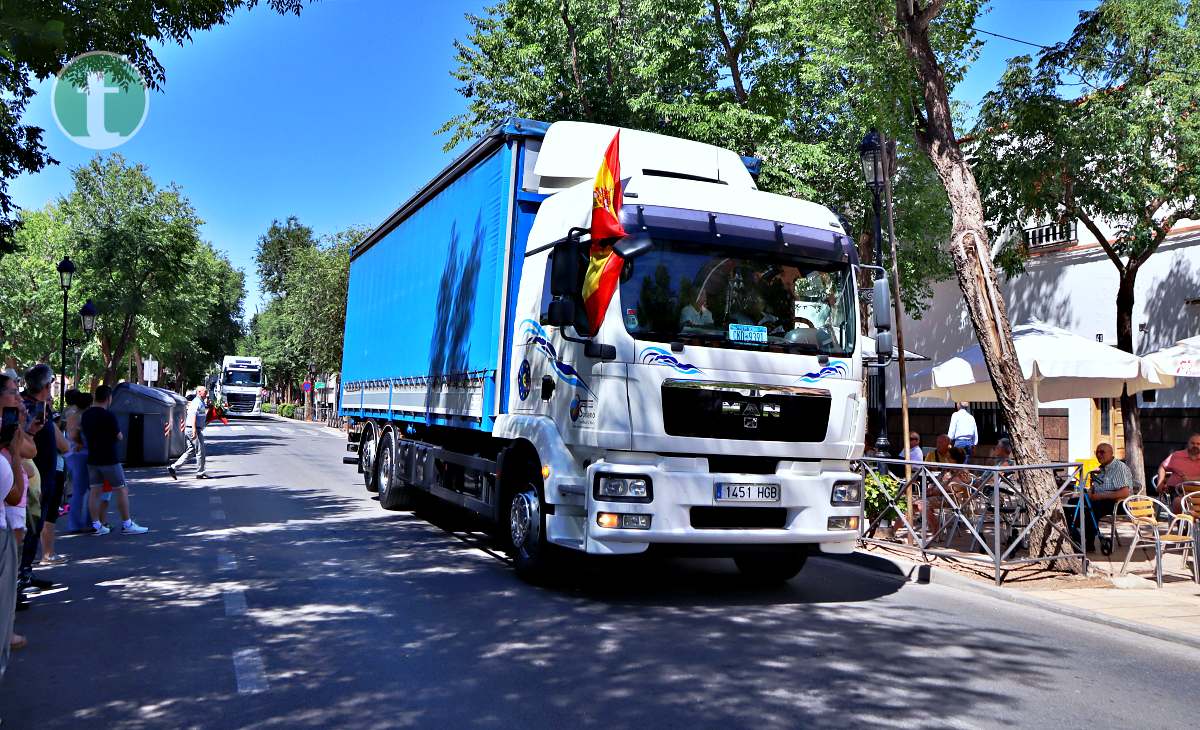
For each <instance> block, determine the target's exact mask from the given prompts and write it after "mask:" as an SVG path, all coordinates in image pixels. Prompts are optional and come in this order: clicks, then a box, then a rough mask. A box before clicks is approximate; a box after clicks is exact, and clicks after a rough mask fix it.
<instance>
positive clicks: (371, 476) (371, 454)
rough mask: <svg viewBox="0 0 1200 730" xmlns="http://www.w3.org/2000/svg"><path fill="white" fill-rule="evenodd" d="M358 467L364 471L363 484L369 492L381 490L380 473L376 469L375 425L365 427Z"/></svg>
mask: <svg viewBox="0 0 1200 730" xmlns="http://www.w3.org/2000/svg"><path fill="white" fill-rule="evenodd" d="M358 468H359V470H360V471H362V475H363V485H364V486H365V487H366V488H367V491H368V492H377V491H379V480H378V478H377V477H378V474H377V473H376V470H375V427H374V426H372V425H370V424H368V425H367V426H366V427H365V428H363V432H362V437H361V438H359V441H358Z"/></svg>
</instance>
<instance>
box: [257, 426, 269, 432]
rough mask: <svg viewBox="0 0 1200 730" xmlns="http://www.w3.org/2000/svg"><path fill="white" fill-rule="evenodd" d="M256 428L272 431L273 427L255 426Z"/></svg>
mask: <svg viewBox="0 0 1200 730" xmlns="http://www.w3.org/2000/svg"><path fill="white" fill-rule="evenodd" d="M254 428H255V429H257V430H259V431H270V430H271V429H269V428H267V427H266V426H255V427H254Z"/></svg>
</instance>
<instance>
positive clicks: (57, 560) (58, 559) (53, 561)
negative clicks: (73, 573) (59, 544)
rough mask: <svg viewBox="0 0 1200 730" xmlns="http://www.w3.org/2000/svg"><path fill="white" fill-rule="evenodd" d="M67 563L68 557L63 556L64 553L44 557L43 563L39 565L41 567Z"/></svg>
mask: <svg viewBox="0 0 1200 730" xmlns="http://www.w3.org/2000/svg"><path fill="white" fill-rule="evenodd" d="M65 562H67V556H66V555H63V554H62V553H55V554H54V555H44V556H42V560H41V563H39V564H40V565H62V564H63V563H65Z"/></svg>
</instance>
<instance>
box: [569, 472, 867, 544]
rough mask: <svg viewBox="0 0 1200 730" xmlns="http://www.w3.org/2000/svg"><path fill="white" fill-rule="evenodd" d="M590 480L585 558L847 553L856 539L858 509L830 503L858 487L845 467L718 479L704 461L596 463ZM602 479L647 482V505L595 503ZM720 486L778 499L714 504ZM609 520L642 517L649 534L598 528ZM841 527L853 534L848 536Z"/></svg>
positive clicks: (849, 505)
mask: <svg viewBox="0 0 1200 730" xmlns="http://www.w3.org/2000/svg"><path fill="white" fill-rule="evenodd" d="M623 462H624V460H623ZM697 467H699V468H697ZM587 474H588V484H587V515H586V518H585V519H586V531H587V532H586V535H587V539H586V549H587V552H589V553H597V554H627V553H638V552H643V551H644V550H646V549H647V548H648V547H649V546H650V545H651V544H675V545H679V546H683V545H688V544H692V545H705V546H718V545H729V546H731V547H735V546H752V545H763V546H766V545H804V544H807V545H820V548H821V550H822V551H823V552H833V553H847V552H852V551H853V550H854V545H855V541H856V540H857V539H858V534H859V532H858V527H859V524H860V523H861V519H862V503H861V502H858V503H855V504H846V505H833V504H831V495H832V492H833V486H834V484H835V483H837V482H855V481H859V480H860V477H859V476H858V475H857V474H854V473H853V472H851V471H849V468H848V465H847V464H846V463H845V462H787V461H783V462H780V465H779V468H778V469H777V471H776V473H774V474H720V473H712V472H709V471H708V470H707V460H706V459H696V458H682V459H676V458H670V457H665V458H662V459H659V460H658V461H656V462H655V463H644V464H635V463H609V462H606V461H600V462H597V463H595V464H592V465H591V466H590V467H589V468H588V472H587ZM604 476H618V477H620V476H625V477H644V478H647V479H649V480H650V483H651V488H652V499H651V501H648V502H631V501H615V500H608V499H604V498H601V497H599V496H598V480H599V479H600V478H601V477H604ZM721 483H732V484H752V485H758V484H771V485H778V486H779V500H778V501H777V502H728V501H717V499H716V489H717V485H718V484H721ZM860 494H861V491H860ZM745 510H770V512H757V513H747V512H745ZM614 514H615V515H618V519H619V516H620V515H628V514H634V515H647V516H649V519H650V524H649V527H648V528H646V529H627V528H623V527H602V526H601V524H600V520H601V517H602V515H614ZM830 518H855V519H854V520H852V521H847V520H845V519H842V520H834V521H833V524H831V520H830ZM605 520H607V521H611V520H612V518H611V517H605ZM838 522H840V523H841V529H838V527H839V526H838V524H837V523H838ZM748 525H753V526H748ZM846 525H852V528H851V529H845V526H846Z"/></svg>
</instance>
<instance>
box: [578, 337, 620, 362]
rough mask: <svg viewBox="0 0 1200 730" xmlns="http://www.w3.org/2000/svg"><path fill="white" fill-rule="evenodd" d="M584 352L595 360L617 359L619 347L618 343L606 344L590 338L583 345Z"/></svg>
mask: <svg viewBox="0 0 1200 730" xmlns="http://www.w3.org/2000/svg"><path fill="white" fill-rule="evenodd" d="M583 354H584V356H585V357H590V358H592V359H593V360H616V359H617V348H616V345H604V344H601V343H599V342H596V341H595V340H588V342H587V344H585V345H584V346H583Z"/></svg>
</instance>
